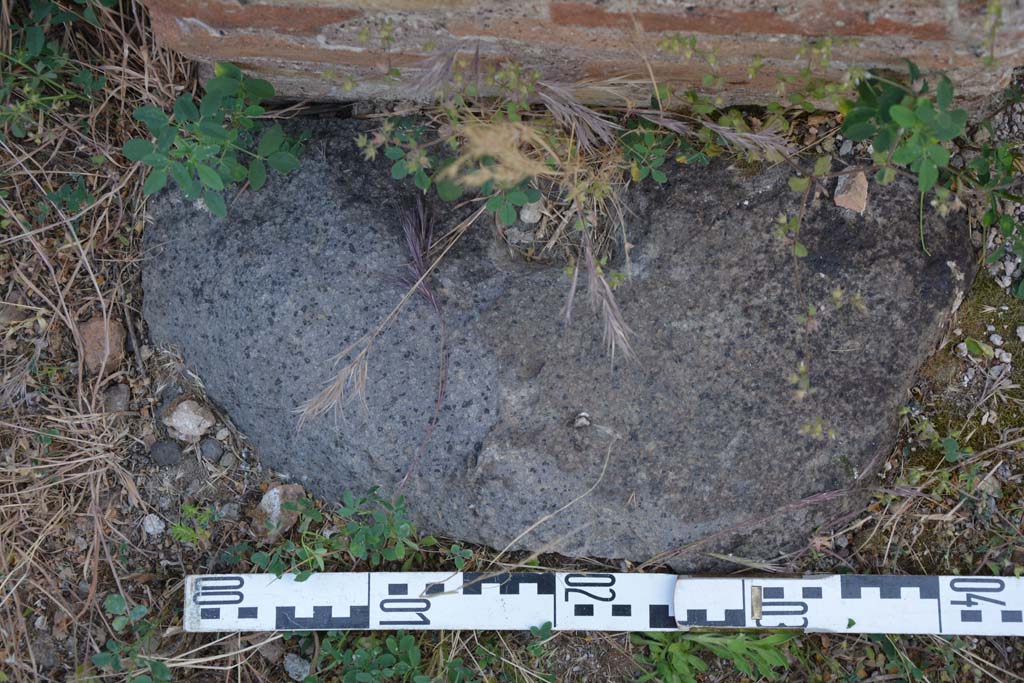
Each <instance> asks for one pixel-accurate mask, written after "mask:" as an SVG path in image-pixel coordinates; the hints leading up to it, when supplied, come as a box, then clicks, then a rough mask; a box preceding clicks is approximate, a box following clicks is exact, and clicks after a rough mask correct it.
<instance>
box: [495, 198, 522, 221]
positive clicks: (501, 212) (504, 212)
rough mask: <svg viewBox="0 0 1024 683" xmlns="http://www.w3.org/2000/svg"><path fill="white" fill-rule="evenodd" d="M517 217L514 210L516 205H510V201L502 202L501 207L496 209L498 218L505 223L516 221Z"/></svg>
mask: <svg viewBox="0 0 1024 683" xmlns="http://www.w3.org/2000/svg"><path fill="white" fill-rule="evenodd" d="M518 217H519V214H518V212H516V207H514V206H512V203H511V202H505V203H504V204H502V206H501V208H500V209H498V220H500V221H501V222H502V223H503V224H505V225H512V224H513V223H515V222H516V218H518Z"/></svg>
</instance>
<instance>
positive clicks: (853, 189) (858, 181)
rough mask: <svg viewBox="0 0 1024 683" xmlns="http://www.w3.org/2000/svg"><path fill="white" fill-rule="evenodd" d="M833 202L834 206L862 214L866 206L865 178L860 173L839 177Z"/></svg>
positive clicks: (866, 186)
mask: <svg viewBox="0 0 1024 683" xmlns="http://www.w3.org/2000/svg"><path fill="white" fill-rule="evenodd" d="M834 201H835V203H836V206H841V207H843V208H844V209H850V210H851V211H856V212H857V213H861V214H862V213H864V210H865V209H867V206H868V178H867V176H865V175H864V174H863V173H861V172H858V173H854V174H852V175H841V176H839V180H838V181H837V183H836V193H835V197H834Z"/></svg>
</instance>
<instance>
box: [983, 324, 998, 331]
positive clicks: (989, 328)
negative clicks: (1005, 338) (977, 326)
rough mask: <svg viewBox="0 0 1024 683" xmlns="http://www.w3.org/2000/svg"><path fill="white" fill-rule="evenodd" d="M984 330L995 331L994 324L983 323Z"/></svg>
mask: <svg viewBox="0 0 1024 683" xmlns="http://www.w3.org/2000/svg"><path fill="white" fill-rule="evenodd" d="M985 330H986V331H987V332H995V331H996V326H995V325H985Z"/></svg>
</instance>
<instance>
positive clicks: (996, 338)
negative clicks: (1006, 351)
mask: <svg viewBox="0 0 1024 683" xmlns="http://www.w3.org/2000/svg"><path fill="white" fill-rule="evenodd" d="M988 340H989V341H990V342H992V344H993V345H994V346H1002V345H1003V338H1002V336H1001V335H998V334H991V335H989V337H988Z"/></svg>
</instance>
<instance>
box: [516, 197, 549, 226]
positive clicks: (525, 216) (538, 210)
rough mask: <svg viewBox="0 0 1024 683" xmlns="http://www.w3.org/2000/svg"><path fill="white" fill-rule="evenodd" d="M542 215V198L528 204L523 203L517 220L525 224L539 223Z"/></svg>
mask: <svg viewBox="0 0 1024 683" xmlns="http://www.w3.org/2000/svg"><path fill="white" fill-rule="evenodd" d="M543 217H544V200H543V199H540V200H538V201H535V202H530V203H529V204H524V205H523V208H521V209H519V220H521V221H522V222H524V223H526V224H527V225H533V224H534V223H539V222H540V219H541V218H543Z"/></svg>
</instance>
